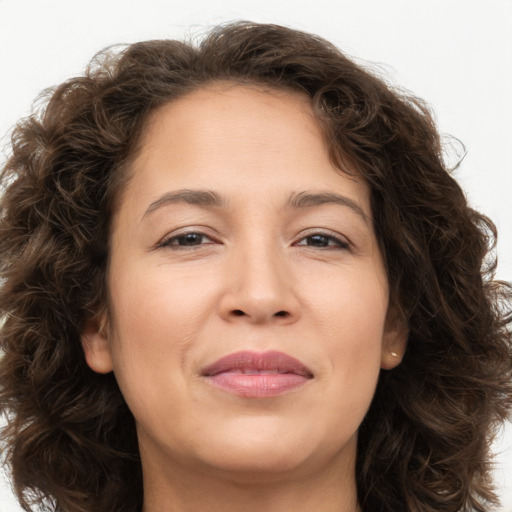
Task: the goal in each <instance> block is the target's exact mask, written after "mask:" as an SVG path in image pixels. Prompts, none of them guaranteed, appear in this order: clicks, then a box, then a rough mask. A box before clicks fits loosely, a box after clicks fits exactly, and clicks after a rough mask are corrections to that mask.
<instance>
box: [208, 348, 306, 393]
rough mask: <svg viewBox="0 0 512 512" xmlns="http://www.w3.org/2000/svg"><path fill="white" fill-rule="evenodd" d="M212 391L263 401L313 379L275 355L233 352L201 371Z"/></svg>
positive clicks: (298, 364)
mask: <svg viewBox="0 0 512 512" xmlns="http://www.w3.org/2000/svg"><path fill="white" fill-rule="evenodd" d="M201 375H202V376H203V377H204V378H206V380H207V381H208V382H209V383H210V384H211V385H213V386H214V387H217V388H220V389H222V390H224V391H227V392H228V393H233V394H236V395H240V396H243V397H246V398H266V397H272V396H278V395H281V394H283V393H287V392H289V391H292V390H295V389H297V388H299V387H301V386H303V385H304V384H306V383H307V382H308V381H309V380H311V379H313V373H312V372H311V370H310V369H309V368H308V367H307V366H305V365H304V364H303V363H301V362H300V361H299V360H298V359H295V358H294V357H291V356H289V355H287V354H284V353H282V352H277V351H269V352H263V353H258V352H250V351H243V352H236V353H234V354H230V355H228V356H225V357H223V358H221V359H219V360H218V361H216V362H214V363H213V364H211V365H209V366H207V367H206V368H204V369H203V370H202V372H201Z"/></svg>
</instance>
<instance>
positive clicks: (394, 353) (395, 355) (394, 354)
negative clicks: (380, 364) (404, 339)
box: [390, 352, 398, 357]
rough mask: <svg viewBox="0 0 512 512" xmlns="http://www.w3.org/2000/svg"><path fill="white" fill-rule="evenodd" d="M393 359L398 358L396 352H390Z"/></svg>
mask: <svg viewBox="0 0 512 512" xmlns="http://www.w3.org/2000/svg"><path fill="white" fill-rule="evenodd" d="M390 353H391V355H392V356H393V357H398V354H397V353H396V352H390Z"/></svg>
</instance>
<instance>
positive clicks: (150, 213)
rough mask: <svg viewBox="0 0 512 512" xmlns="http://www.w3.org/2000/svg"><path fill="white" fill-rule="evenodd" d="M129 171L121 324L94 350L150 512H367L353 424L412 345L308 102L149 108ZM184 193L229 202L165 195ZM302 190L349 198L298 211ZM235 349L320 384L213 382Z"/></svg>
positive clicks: (232, 99)
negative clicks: (244, 386) (271, 357)
mask: <svg viewBox="0 0 512 512" xmlns="http://www.w3.org/2000/svg"><path fill="white" fill-rule="evenodd" d="M132 173H133V175H132V177H131V180H130V181H129V183H128V185H127V186H126V188H125V190H124V191H123V194H122V197H121V201H120V206H119V209H118V211H117V212H116V215H115V217H114V220H113V229H112V239H111V260H110V267H109V282H108V286H109V292H110V300H111V304H110V317H109V318H108V319H106V320H107V323H108V326H109V327H108V328H107V329H103V328H101V325H103V324H104V323H105V319H96V320H91V321H90V322H89V324H88V325H87V327H86V329H85V330H84V333H83V346H84V351H85V355H86V359H87V362H88V364H89V366H90V367H91V368H92V369H93V370H95V371H97V372H101V373H106V372H110V371H114V373H115V375H116V378H117V380H118V382H119V386H120V388H121V391H122V393H123V395H124V397H125V399H126V401H127V403H128V405H129V407H130V409H131V411H132V412H133V414H134V416H135V419H136V424H137V433H138V438H139V445H140V450H141V459H142V467H143V473H144V496H145V503H144V511H145V512H155V511H158V512H170V511H180V512H186V511H197V510H201V511H205V512H207V511H218V510H229V511H244V512H248V511H249V512H251V511H253V510H254V511H256V510H258V511H261V510H266V511H270V512H278V511H290V510H294V511H296V512H301V511H311V510H316V511H318V512H322V511H325V512H333V511H340V512H354V511H357V510H359V508H358V504H357V495H356V486H355V456H356V443H357V429H358V427H359V425H360V423H361V421H362V420H363V418H364V415H365V413H366V411H367V409H368V407H369V405H370V402H371V399H372V397H373V394H374V391H375V386H376V382H377V378H378V375H379V372H380V370H381V368H384V369H386V370H390V369H392V368H393V367H395V366H396V365H397V364H399V362H400V360H401V357H402V355H403V352H404V348H405V340H406V336H407V332H406V329H405V328H404V327H402V326H395V325H391V322H389V321H387V319H388V318H389V317H391V315H390V314H389V311H388V283H387V278H386V273H385V269H384V266H383V261H382V255H381V254H380V252H379V248H378V244H377V241H376V238H375V234H374V231H373V227H372V221H371V210H370V203H369V190H368V187H367V185H366V184H365V183H364V182H363V181H362V179H360V178H359V177H358V176H357V173H354V172H352V174H351V175H348V174H346V173H344V172H342V171H340V170H339V169H336V168H335V167H333V165H332V164H331V162H330V160H329V156H328V152H327V148H326V145H325V143H324V139H323V137H322V133H321V130H320V128H319V125H318V123H317V122H316V120H315V118H314V115H313V112H312V108H311V106H310V103H309V100H308V98H306V97H305V96H302V95H300V94H298V93H290V92H283V91H274V90H265V89H262V88H260V87H256V86H241V85H234V84H227V83H221V84H216V85H210V86H208V87H207V88H202V89H200V90H197V91H195V92H193V93H190V94H188V95H187V96H185V97H183V98H181V99H179V100H176V101H174V102H173V103H171V104H169V105H166V106H164V107H162V108H160V109H159V110H158V111H157V112H156V113H154V115H153V116H152V117H151V119H150V120H149V122H148V124H147V126H146V129H145V131H144V135H143V139H142V141H141V151H140V153H139V154H138V156H137V158H136V160H135V162H134V164H133V166H132ZM184 189H186V190H193V191H197V190H202V191H213V192H214V193H215V194H217V195H218V196H220V197H221V198H222V203H221V204H219V205H206V204H190V202H189V201H188V200H186V198H185V200H183V199H184V198H183V197H181V199H180V200H177V199H175V200H172V201H171V200H169V196H168V195H167V196H166V194H172V193H175V192H176V191H180V190H184ZM308 193H309V194H322V193H331V194H332V193H336V194H338V195H339V196H341V197H342V198H344V199H342V200H341V201H338V202H332V201H329V202H324V203H322V204H318V203H319V201H318V200H317V201H310V204H306V205H304V204H302V205H297V204H295V206H291V205H290V197H292V196H293V197H297V194H308ZM166 198H167V200H166ZM296 202H297V201H296ZM320 202H322V201H320ZM184 233H198V234H197V235H189V238H188V240H189V241H192V245H184V243H185V242H186V240H187V239H185V238H183V236H182V238H179V235H183V234H184ZM201 234H203V235H204V236H202V235H201ZM239 350H252V351H256V352H264V351H267V350H278V351H281V352H284V353H286V354H288V355H290V356H292V357H295V358H297V359H299V360H300V361H301V362H302V363H304V364H305V365H307V367H308V368H309V369H310V370H311V372H312V373H313V378H311V379H309V380H308V381H307V382H306V383H305V384H304V385H302V386H299V387H298V388H294V389H292V390H290V391H288V392H285V393H283V394H281V395H279V396H276V397H270V398H269V397H266V398H247V397H244V396H240V395H236V394H233V393H229V392H226V391H225V390H222V389H218V388H216V387H214V386H212V385H211V384H210V383H209V382H208V380H207V379H206V378H205V377H204V376H202V375H201V370H202V369H203V368H204V367H205V366H206V365H209V364H211V363H213V362H214V361H216V360H218V359H219V358H221V357H223V356H226V355H228V354H231V353H233V352H237V351H239Z"/></svg>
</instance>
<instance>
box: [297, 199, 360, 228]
mask: <svg viewBox="0 0 512 512" xmlns="http://www.w3.org/2000/svg"><path fill="white" fill-rule="evenodd" d="M323 204H338V205H340V206H346V207H348V208H350V209H351V210H352V211H353V212H354V213H356V214H357V215H358V216H359V217H361V219H363V220H364V222H366V223H367V224H370V220H369V218H368V215H366V213H365V212H364V210H363V209H362V208H361V206H359V204H357V203H356V202H355V201H354V200H353V199H350V198H349V197H346V196H342V195H340V194H336V193H334V192H318V193H311V192H299V193H293V194H291V195H290V197H289V198H288V202H287V205H288V207H290V208H293V209H299V208H310V207H312V206H321V205H323Z"/></svg>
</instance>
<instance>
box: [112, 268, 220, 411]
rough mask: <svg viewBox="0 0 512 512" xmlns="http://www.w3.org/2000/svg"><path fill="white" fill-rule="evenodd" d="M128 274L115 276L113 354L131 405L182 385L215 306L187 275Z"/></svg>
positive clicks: (113, 288)
mask: <svg viewBox="0 0 512 512" xmlns="http://www.w3.org/2000/svg"><path fill="white" fill-rule="evenodd" d="M141 274H142V275H140V274H139V275H138V274H137V273H136V272H124V274H123V275H129V276H130V279H123V280H120V279H119V280H117V279H116V276H115V275H114V276H112V279H111V283H110V289H111V295H112V296H113V297H115V301H113V302H114V303H113V305H112V331H113V336H112V352H113V354H112V355H113V361H114V373H115V375H116V378H117V380H118V383H119V386H120V387H121V390H122V391H123V394H124V395H125V398H126V400H127V402H129V403H130V402H132V403H131V404H130V405H133V401H139V400H141V397H144V400H148V402H149V401H150V397H152V396H153V395H155V394H157V393H158V392H159V390H163V389H166V388H167V387H168V385H169V377H170V376H172V381H173V385H174V386H177V387H178V388H179V387H180V386H181V385H182V380H183V378H182V376H183V368H184V366H185V365H186V362H187V354H189V352H190V348H191V347H192V345H193V342H194V340H195V339H196V337H197V333H198V331H199V330H200V329H201V326H202V325H203V324H204V317H205V315H206V314H207V311H208V310H209V308H210V306H211V304H212V303H214V301H213V300H212V298H211V296H210V294H209V293H206V292H205V290H204V289H203V290H201V288H199V287H198V286H197V283H195V285H192V284H193V283H192V280H191V279H187V276H186V275H185V276H182V278H181V279H171V278H170V277H169V276H167V277H166V276H165V274H164V273H162V272H153V273H152V272H151V271H146V272H143V273H141Z"/></svg>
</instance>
